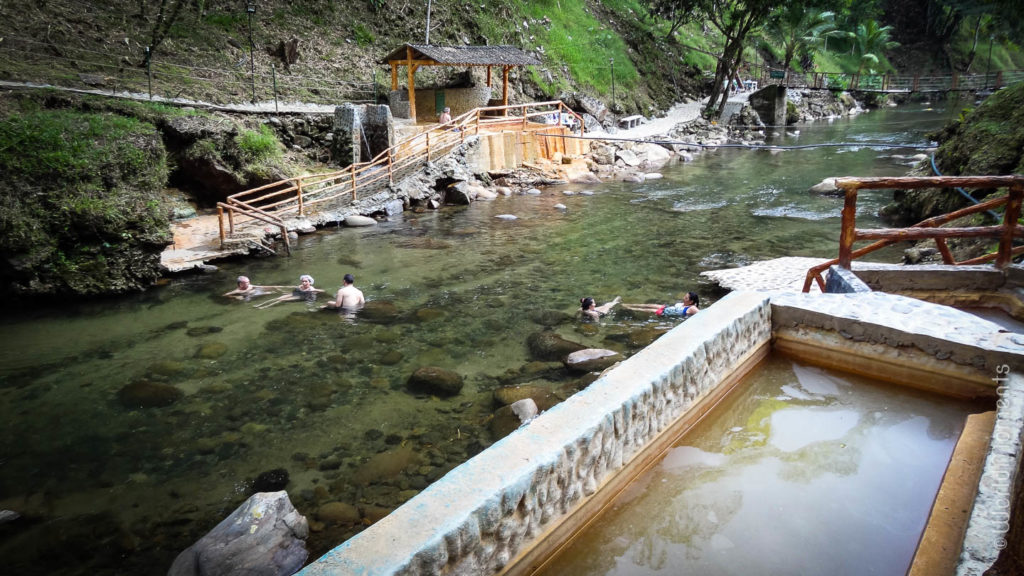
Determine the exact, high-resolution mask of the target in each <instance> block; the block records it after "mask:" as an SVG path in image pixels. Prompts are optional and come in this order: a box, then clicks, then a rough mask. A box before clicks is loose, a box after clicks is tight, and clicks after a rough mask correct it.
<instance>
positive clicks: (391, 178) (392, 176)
mask: <svg viewBox="0 0 1024 576" xmlns="http://www.w3.org/2000/svg"><path fill="white" fill-rule="evenodd" d="M392 157H394V154H393V153H392V152H391V150H388V182H390V183H391V184H394V183H395V173H394V171H393V170H392V167H391V162H392V160H391V159H392Z"/></svg>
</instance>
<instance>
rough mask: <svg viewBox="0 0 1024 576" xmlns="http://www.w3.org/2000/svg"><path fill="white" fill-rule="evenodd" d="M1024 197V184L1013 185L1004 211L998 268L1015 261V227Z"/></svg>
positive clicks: (997, 258)
mask: <svg viewBox="0 0 1024 576" xmlns="http://www.w3.org/2000/svg"><path fill="white" fill-rule="evenodd" d="M1022 198H1024V186H1020V185H1017V186H1011V187H1010V198H1009V200H1008V201H1007V202H1006V211H1005V212H1003V234H1002V236H1001V237H1000V238H999V256H997V257H996V268H999V269H1000V270H1002V269H1003V268H1006V266H1008V265H1009V264H1010V263H1011V262H1012V261H1013V229H1014V228H1015V227H1016V226H1017V220H1018V219H1020V204H1021V199H1022Z"/></svg>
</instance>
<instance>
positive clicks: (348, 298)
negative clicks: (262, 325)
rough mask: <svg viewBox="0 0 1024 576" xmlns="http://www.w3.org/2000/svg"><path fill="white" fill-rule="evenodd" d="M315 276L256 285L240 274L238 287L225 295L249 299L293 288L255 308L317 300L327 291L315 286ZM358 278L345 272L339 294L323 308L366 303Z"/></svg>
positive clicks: (343, 307) (350, 307)
mask: <svg viewBox="0 0 1024 576" xmlns="http://www.w3.org/2000/svg"><path fill="white" fill-rule="evenodd" d="M313 282H314V280H313V277H312V276H310V275H309V274H303V275H302V276H299V285H298V286H256V285H255V284H253V283H252V282H250V281H249V278H248V277H247V276H239V277H238V280H237V288H235V289H234V290H232V291H230V292H226V293H225V294H224V295H225V296H228V297H231V298H237V299H239V300H249V299H250V298H253V297H255V296H263V295H266V294H272V293H274V292H277V291H279V290H287V289H289V288H290V289H291V292H290V293H287V294H282V295H280V296H278V297H277V298H271V299H269V300H265V301H263V302H260V303H259V304H256V305H255V306H254V308H260V309H263V308H270V307H271V306H275V305H277V304H280V303H281V302H294V301H304V302H314V301H316V295H317V294H322V293H323V292H325V291H324V290H321V289H320V288H315V287H314V286H313ZM355 283H356V279H355V277H354V276H352V275H351V274H345V278H344V280H343V281H342V285H341V288H339V289H338V292H337V294H335V296H334V300H330V301H328V302H327V303H326V304H324V305H323V306H321V308H328V309H330V308H333V309H337V310H357V309H359V308H361V307H362V306H363V304H365V303H366V298H364V297H363V291H362V290H360V289H358V288H356V286H355Z"/></svg>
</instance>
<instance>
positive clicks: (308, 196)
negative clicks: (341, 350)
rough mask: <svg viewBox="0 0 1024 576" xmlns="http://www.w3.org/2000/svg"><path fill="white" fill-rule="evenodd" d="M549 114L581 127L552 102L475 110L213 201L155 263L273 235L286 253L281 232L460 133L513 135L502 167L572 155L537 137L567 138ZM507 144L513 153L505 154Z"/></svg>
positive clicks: (189, 259)
mask: <svg viewBox="0 0 1024 576" xmlns="http://www.w3.org/2000/svg"><path fill="white" fill-rule="evenodd" d="M553 117H554V118H570V117H571V118H573V119H574V120H575V121H576V122H578V123H579V126H580V130H581V131H582V129H583V128H584V121H583V118H582V117H580V116H579V115H578V114H576V113H575V112H573V111H572V110H571V109H569V108H568V107H567V106H566V105H565V104H564V103H562V102H560V101H552V102H533V103H529V104H519V105H509V106H491V107H482V108H476V109H474V110H470V111H468V112H466V113H464V114H461V115H459V116H457V117H456V118H454V119H452V121H451V122H449V123H447V124H444V125H440V124H439V125H435V126H432V127H430V128H429V129H427V130H424V131H422V132H419V133H417V134H415V135H414V136H411V137H409V138H406V139H404V140H402V141H400V142H398V143H397V144H395V145H394V146H392V147H390V148H388V149H387V150H385V151H383V152H381V153H380V154H378V155H377V156H375V157H374V158H372V159H371V160H369V161H368V162H360V163H356V164H352V165H350V166H348V167H346V168H343V169H341V170H336V171H333V172H326V173H321V174H311V175H306V176H299V177H295V178H288V179H285V180H280V181H278V182H273V183H271V184H267V185H265V186H260V187H258V188H253V189H251V190H245V191H243V192H239V193H237V194H232V195H231V196H228V197H227V198H226V199H225V200H224V201H223V202H218V203H217V214H216V215H211V216H201V217H199V218H193V219H191V220H187V221H184V222H180V223H177V224H176V225H175V227H174V246H173V247H172V248H170V249H168V250H167V251H165V252H164V254H163V256H162V258H161V264H162V266H163V267H164V268H165V269H166V270H168V271H171V272H175V271H182V270H187V269H191V268H195V267H197V266H200V265H202V264H203V263H205V262H208V261H210V260H214V259H217V258H223V257H227V256H230V255H234V254H246V253H249V252H251V251H253V250H265V251H268V252H274V248H273V247H272V246H270V245H268V244H267V243H266V242H265V240H266V239H267V238H268V237H280V239H281V241H282V244H283V248H284V250H285V251H286V252H288V253H290V252H291V245H290V242H289V239H288V232H289V230H294V229H297V228H301V227H306V226H309V225H310V224H309V222H310V220H311V219H312V217H314V216H315V215H316V214H317V213H319V212H327V211H330V212H343V211H345V209H346V208H350V207H352V206H353V204H355V203H356V202H358V201H359V200H363V199H366V198H368V197H371V196H374V195H376V194H379V193H381V192H383V191H385V190H387V188H388V187H389V186H390V185H392V184H394V183H395V182H399V181H401V180H402V179H404V178H406V177H408V176H410V175H412V174H414V173H415V172H416V171H418V170H420V169H422V168H423V167H424V166H426V164H427V163H428V162H432V161H437V160H439V159H441V158H442V157H444V156H446V155H447V154H449V153H450V152H451V151H452V150H454V149H455V148H456V147H458V146H459V145H461V144H462V143H463V142H465V140H466V137H467V136H476V135H488V134H492V135H493V134H495V133H506V134H509V133H511V134H513V135H514V143H513V144H512V145H505V146H503V150H501V151H500V153H501V155H502V156H503V160H505V161H506V165H508V164H516V163H521V162H522V161H528V160H532V159H534V158H535V157H538V156H539V157H543V158H549V159H550V158H552V157H553V156H554V155H555V154H556V153H559V152H561V153H563V154H564V153H573V152H574V151H575V150H576V148H578V147H579V146H581V145H582V144H580V141H578V140H570V139H565V138H550V137H540V136H538V135H539V134H545V135H562V136H564V135H568V134H569V133H570V130H569V128H568V127H566V126H564V125H562V124H550V123H549V122H550V119H551V118H553ZM512 147H515V148H518V149H511V150H510V149H509V148H512ZM567 147H568V148H569V149H568V150H567Z"/></svg>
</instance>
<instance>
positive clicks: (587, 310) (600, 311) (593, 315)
mask: <svg viewBox="0 0 1024 576" xmlns="http://www.w3.org/2000/svg"><path fill="white" fill-rule="evenodd" d="M621 301H622V298H619V297H618V296H616V297H615V299H614V300H612V301H611V302H608V303H607V304H602V305H601V306H598V305H597V303H596V302H594V299H593V298H591V297H590V296H587V297H585V298H580V315H581V316H582V317H583V319H584V320H597V319H599V318H600V317H601V316H604V315H605V314H607V313H609V312H611V311H612V308H614V307H615V305H616V304H618V303H619V302H621Z"/></svg>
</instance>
